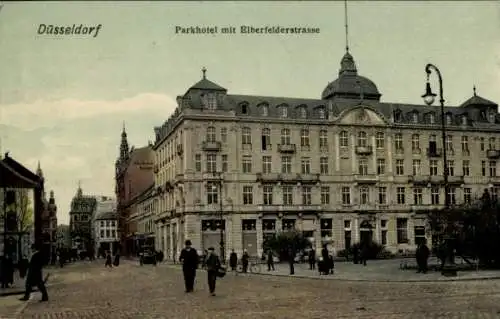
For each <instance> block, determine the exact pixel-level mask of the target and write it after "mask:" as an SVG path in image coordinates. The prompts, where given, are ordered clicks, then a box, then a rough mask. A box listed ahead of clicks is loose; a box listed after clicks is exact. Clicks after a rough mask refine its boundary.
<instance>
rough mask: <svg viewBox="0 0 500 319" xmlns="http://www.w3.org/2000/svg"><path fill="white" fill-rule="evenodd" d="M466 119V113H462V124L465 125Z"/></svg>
mask: <svg viewBox="0 0 500 319" xmlns="http://www.w3.org/2000/svg"><path fill="white" fill-rule="evenodd" d="M467 124H468V120H467V115H462V125H467Z"/></svg>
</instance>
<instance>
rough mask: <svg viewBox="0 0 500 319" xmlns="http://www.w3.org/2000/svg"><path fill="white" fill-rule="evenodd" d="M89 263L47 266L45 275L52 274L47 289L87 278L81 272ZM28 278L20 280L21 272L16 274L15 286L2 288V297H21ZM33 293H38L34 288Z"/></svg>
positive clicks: (0, 289)
mask: <svg viewBox="0 0 500 319" xmlns="http://www.w3.org/2000/svg"><path fill="white" fill-rule="evenodd" d="M88 264H89V262H83V263H71V264H66V265H65V266H64V267H63V268H60V267H59V266H47V267H44V269H43V275H44V276H47V274H50V277H49V279H48V280H47V287H50V286H54V285H58V284H61V283H65V284H66V283H71V282H75V281H79V280H83V279H85V278H86V275H85V272H82V271H80V269H81V268H82V267H86V265H88ZM25 279H26V278H20V277H19V272H18V271H17V270H16V272H14V285H13V286H12V287H10V288H0V297H6V296H12V295H21V294H23V293H24V290H25V288H24V285H25ZM33 291H38V289H37V288H36V287H33Z"/></svg>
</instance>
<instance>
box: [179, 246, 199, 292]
mask: <svg viewBox="0 0 500 319" xmlns="http://www.w3.org/2000/svg"><path fill="white" fill-rule="evenodd" d="M185 245H186V247H185V248H184V249H183V250H182V251H181V256H180V258H179V261H180V262H181V263H182V272H183V274H184V285H185V287H186V292H193V290H194V278H195V277H196V269H197V268H198V262H199V260H198V253H197V252H196V249H194V248H192V247H191V241H190V240H189V239H188V240H186V243H185Z"/></svg>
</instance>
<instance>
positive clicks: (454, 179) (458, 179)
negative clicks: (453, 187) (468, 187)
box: [448, 176, 465, 184]
mask: <svg viewBox="0 0 500 319" xmlns="http://www.w3.org/2000/svg"><path fill="white" fill-rule="evenodd" d="M448 183H450V184H464V183H465V180H464V177H463V176H448Z"/></svg>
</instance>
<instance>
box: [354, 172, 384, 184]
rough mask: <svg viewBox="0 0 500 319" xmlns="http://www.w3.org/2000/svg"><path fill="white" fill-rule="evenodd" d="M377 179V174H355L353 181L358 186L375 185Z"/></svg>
mask: <svg viewBox="0 0 500 319" xmlns="http://www.w3.org/2000/svg"><path fill="white" fill-rule="evenodd" d="M378 180H379V177H378V175H377V174H355V175H354V181H355V182H356V183H358V184H374V183H377V182H378Z"/></svg>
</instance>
